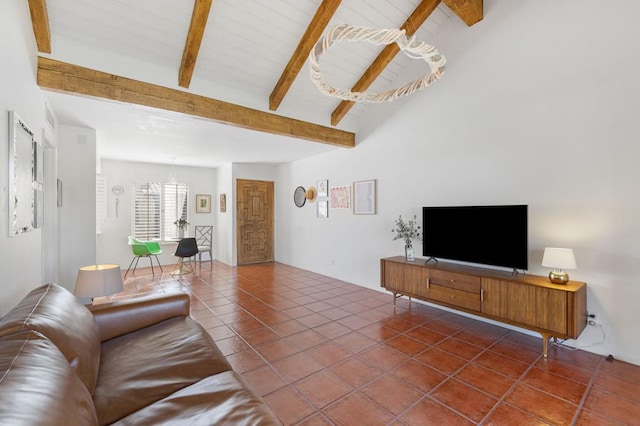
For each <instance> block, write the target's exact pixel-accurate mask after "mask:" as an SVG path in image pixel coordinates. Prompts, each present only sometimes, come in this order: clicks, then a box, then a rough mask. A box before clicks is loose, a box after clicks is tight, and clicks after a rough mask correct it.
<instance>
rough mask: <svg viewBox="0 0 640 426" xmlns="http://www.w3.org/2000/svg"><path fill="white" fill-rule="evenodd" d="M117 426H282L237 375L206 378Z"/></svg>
mask: <svg viewBox="0 0 640 426" xmlns="http://www.w3.org/2000/svg"><path fill="white" fill-rule="evenodd" d="M116 424H118V425H142V424H146V425H156V424H163V425H172V424H180V425H184V424H192V425H234V426H235V425H261V426H267V425H280V424H281V423H280V421H279V420H278V419H277V417H276V416H275V415H274V414H273V412H272V411H271V410H270V409H269V407H268V406H267V405H266V404H265V403H264V402H263V401H262V399H260V398H259V397H258V396H256V395H255V394H254V393H253V392H251V391H250V390H249V388H247V386H246V385H245V384H244V383H243V381H242V379H241V378H240V376H239V375H238V374H237V373H236V372H234V371H226V372H223V373H220V374H216V375H214V376H211V377H207V378H206V379H204V380H201V381H199V382H198V383H195V384H193V385H191V386H188V387H186V388H184V389H181V390H179V391H178V392H176V393H174V394H172V395H169V396H168V397H166V398H164V399H162V400H160V401H158V402H156V403H154V404H151V405H149V406H148V407H145V408H143V409H141V410H140V411H137V412H135V413H133V414H131V415H130V416H127V417H125V418H124V419H122V420H120V421H119V422H117V423H116Z"/></svg>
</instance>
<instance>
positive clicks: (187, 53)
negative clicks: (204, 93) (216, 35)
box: [178, 0, 213, 88]
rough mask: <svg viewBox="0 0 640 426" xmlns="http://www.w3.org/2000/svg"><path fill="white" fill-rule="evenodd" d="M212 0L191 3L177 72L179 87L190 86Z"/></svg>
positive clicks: (198, 0) (197, 0)
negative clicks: (185, 37)
mask: <svg viewBox="0 0 640 426" xmlns="http://www.w3.org/2000/svg"><path fill="white" fill-rule="evenodd" d="M212 2H213V0H195V1H194V3H193V13H192V14H191V24H190V25H189V32H188V33H187V41H186V42H185V44H184V51H183V52H182V62H181V63H180V71H179V72H178V84H179V85H180V87H186V88H188V87H189V85H190V84H191V77H192V76H193V70H194V69H195V67H196V61H197V60H198V52H199V51H200V44H201V43H202V36H204V30H205V28H207V20H208V19H209V10H211V3H212Z"/></svg>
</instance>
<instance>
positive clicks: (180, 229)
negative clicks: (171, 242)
mask: <svg viewBox="0 0 640 426" xmlns="http://www.w3.org/2000/svg"><path fill="white" fill-rule="evenodd" d="M178 238H180V239H183V238H184V228H178Z"/></svg>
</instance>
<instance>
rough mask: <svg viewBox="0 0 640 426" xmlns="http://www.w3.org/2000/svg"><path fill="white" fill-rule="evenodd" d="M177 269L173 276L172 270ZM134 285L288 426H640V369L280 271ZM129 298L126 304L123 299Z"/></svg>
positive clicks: (132, 281) (143, 280)
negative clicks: (192, 328) (178, 291)
mask: <svg viewBox="0 0 640 426" xmlns="http://www.w3.org/2000/svg"><path fill="white" fill-rule="evenodd" d="M165 269H167V268H165ZM150 272H151V271H150V269H149V270H146V269H139V270H137V271H136V277H131V276H130V277H129V279H128V280H127V281H126V283H125V288H126V290H125V292H124V293H122V296H126V297H130V296H131V295H135V294H136V293H146V292H150V291H151V292H161V291H166V290H168V289H175V288H182V289H183V290H184V291H186V292H188V293H189V294H190V295H191V300H192V303H191V310H192V317H193V318H194V319H195V320H196V321H198V322H199V323H200V324H202V325H203V327H205V328H206V329H207V330H208V332H209V334H210V335H211V336H212V337H213V339H214V340H215V341H216V342H217V344H218V346H219V347H220V349H221V350H222V352H223V353H224V354H225V355H226V356H227V358H228V360H229V362H230V363H231V365H232V366H233V368H234V369H235V370H236V371H238V372H239V373H241V374H242V376H243V377H244V379H245V381H246V382H247V383H248V384H249V385H250V386H251V387H252V388H253V389H254V390H255V391H256V393H258V394H259V395H261V396H262V398H263V399H264V400H265V401H266V402H267V404H269V405H270V406H271V407H272V409H273V410H274V412H275V413H276V415H277V416H278V417H279V418H280V419H281V420H282V422H283V423H284V424H299V425H303V424H305V425H306V424H309V425H323V424H336V425H387V424H393V425H429V424H439V425H457V424H461V425H462V424H470V425H473V424H486V425H500V424H503V425H528V424H536V425H538V424H554V425H555V424H558V425H561V424H577V425H620V424H640V366H635V365H631V364H627V363H624V362H621V361H617V360H616V361H613V362H609V361H606V359H605V358H604V357H602V356H598V355H594V354H591V353H588V352H584V351H571V350H568V349H566V348H562V347H557V346H551V347H550V350H549V358H548V359H546V360H545V359H544V358H543V357H542V355H541V349H542V343H541V341H540V339H538V338H535V337H531V336H529V335H525V334H522V333H518V332H515V331H510V330H507V329H505V328H502V327H498V326H495V325H490V324H486V323H483V322H480V321H476V320H473V319H469V318H466V317H463V316H460V315H456V314H452V313H449V312H446V311H443V310H440V309H436V308H433V307H428V306H425V305H424V304H420V303H415V302H414V303H412V304H411V306H409V303H408V301H407V300H404V299H401V300H398V306H397V308H396V309H395V311H394V309H393V305H392V296H391V295H390V294H389V293H383V292H379V291H375V290H371V289H366V288H363V287H359V286H356V285H353V284H349V283H345V282H342V281H339V280H335V279H333V278H329V277H326V276H323V275H319V274H315V273H311V272H308V271H304V270H301V269H297V268H293V267H290V266H286V265H283V264H279V263H269V264H261V265H253V266H243V267H237V268H236V267H229V266H227V265H224V264H221V263H218V262H214V264H213V268H212V269H211V270H210V269H209V268H208V265H207V264H205V265H204V268H203V269H202V274H201V276H200V277H199V278H197V277H194V276H193V275H189V276H186V277H184V278H181V279H180V280H175V279H173V278H172V277H171V276H170V275H168V274H165V275H163V276H158V275H156V277H155V278H152V277H151V276H150V275H146V274H148V273H150ZM117 297H119V296H117Z"/></svg>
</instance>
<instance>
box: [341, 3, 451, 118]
mask: <svg viewBox="0 0 640 426" xmlns="http://www.w3.org/2000/svg"><path fill="white" fill-rule="evenodd" d="M439 4H440V0H422V2H420V4H419V5H418V7H416V9H415V10H414V11H413V13H412V14H411V15H410V16H409V18H407V20H406V21H405V23H404V24H403V25H402V27H400V29H402V30H405V31H406V34H407V36H409V37H410V36H412V35H413V34H415V32H416V31H418V28H420V26H421V25H422V24H423V23H424V21H426V20H427V18H428V17H429V15H431V13H432V12H433V11H434V10H435V9H436V7H438V5H439ZM399 51H400V47H398V45H397V44H396V43H393V44H388V45H386V46H385V47H384V49H382V52H380V54H379V55H378V57H377V58H376V59H374V61H373V62H372V63H371V65H370V66H369V68H367V70H366V71H365V72H364V74H362V77H360V79H359V80H358V81H357V82H356V84H355V85H354V86H353V87H352V88H351V91H352V92H363V91H365V90H367V89H368V88H369V86H371V84H372V83H373V82H374V81H375V79H376V78H378V76H379V75H380V74H382V71H384V69H385V68H386V67H387V65H389V63H390V62H391V61H392V60H393V58H394V57H395V56H396V55H397V54H398V52H399ZM354 104H355V102H353V101H342V102H340V104H339V105H338V107H337V108H336V109H335V110H334V111H333V112H332V113H331V124H332V125H334V126H337V125H338V123H339V122H340V120H342V119H343V118H344V116H345V115H347V112H349V110H350V109H351V107H353V105H354Z"/></svg>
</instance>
